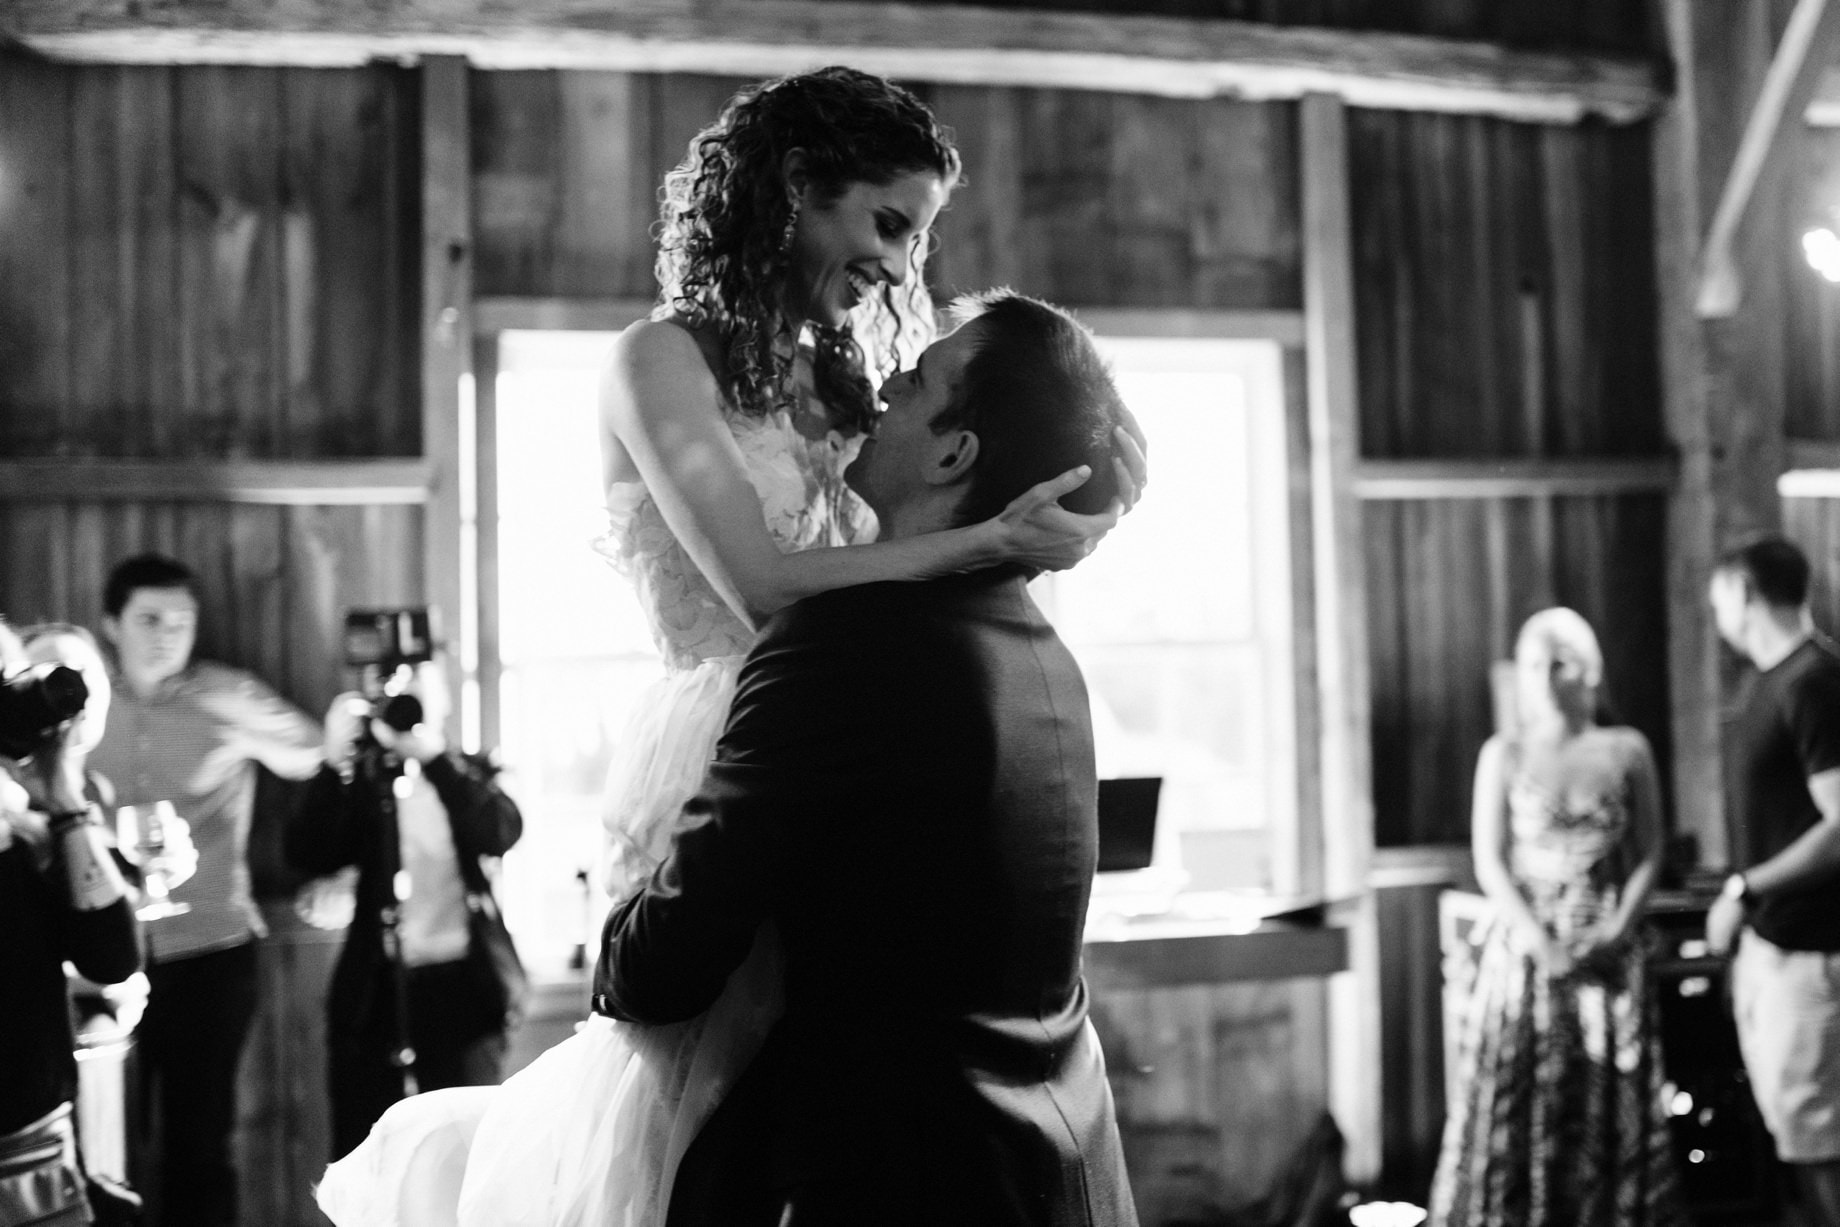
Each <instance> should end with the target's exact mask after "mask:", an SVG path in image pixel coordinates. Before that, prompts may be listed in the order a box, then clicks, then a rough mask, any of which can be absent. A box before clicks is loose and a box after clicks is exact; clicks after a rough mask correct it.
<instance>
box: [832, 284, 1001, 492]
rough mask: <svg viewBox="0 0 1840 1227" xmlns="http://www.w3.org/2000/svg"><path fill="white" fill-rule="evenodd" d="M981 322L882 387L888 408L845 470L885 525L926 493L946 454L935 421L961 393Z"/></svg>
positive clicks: (964, 329)
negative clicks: (932, 471) (934, 470)
mask: <svg viewBox="0 0 1840 1227" xmlns="http://www.w3.org/2000/svg"><path fill="white" fill-rule="evenodd" d="M977 328H978V321H977V320H972V321H971V322H970V323H968V324H966V325H965V326H964V327H962V328H960V329H959V330H958V331H957V332H954V333H952V334H951V335H950V336H947V337H944V338H941V339H940V340H937V341H935V342H933V343H932V344H931V345H929V346H927V348H926V352H925V353H923V354H921V355H920V360H919V361H918V362H916V363H915V364H914V366H913V369H911V370H906V371H902V372H901V373H900V374H898V375H893V376H891V377H890V378H889V379H888V381H887V382H886V383H884V384H883V385H882V390H881V393H880V396H881V400H882V403H883V404H884V405H885V406H887V408H886V409H884V410H883V412H882V414H881V416H880V417H878V418H877V419H876V423H875V430H874V433H873V434H872V435H871V436H870V437H869V438H867V439H865V440H863V445H862V450H860V451H859V452H857V453H856V459H855V460H852V461H851V462H850V467H849V468H847V469H845V470H844V474H843V475H844V480H845V481H847V482H848V483H849V485H850V489H852V490H854V491H856V493H858V494H859V495H861V496H862V498H863V501H864V502H866V503H868V504H869V507H870V509H871V510H873V511H874V512H875V514H876V516H877V517H878V518H880V519H881V520H882V522H883V523H884V525H886V524H887V522H888V520H889V518H890V513H891V512H893V511H895V510H897V509H898V508H900V507H901V506H902V505H904V504H905V503H906V502H907V501H908V500H910V499H912V498H914V497H916V496H917V495H919V494H921V493H923V492H924V491H925V490H926V489H927V488H928V483H927V481H926V475H927V472H928V471H929V469H930V468H932V467H933V466H935V465H937V464H938V463H939V461H940V455H939V453H940V452H942V451H944V450H948V449H947V448H946V447H945V446H943V445H942V439H941V436H939V435H937V434H935V433H934V432H933V428H932V426H933V419H935V418H937V417H938V416H939V415H940V414H941V413H943V412H944V411H945V410H946V409H947V408H948V407H949V406H950V405H951V403H952V398H953V397H954V396H955V395H956V394H957V392H958V385H959V380H960V377H961V376H963V374H964V372H965V363H967V362H969V361H970V360H971V355H972V354H973V353H974V352H976V347H977Z"/></svg>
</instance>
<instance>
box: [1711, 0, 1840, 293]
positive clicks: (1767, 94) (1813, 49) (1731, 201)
mask: <svg viewBox="0 0 1840 1227" xmlns="http://www.w3.org/2000/svg"><path fill="white" fill-rule="evenodd" d="M1836 49H1840V4H1835V3H1830V0H1796V5H1795V11H1794V12H1793V13H1791V14H1790V15H1789V24H1788V26H1787V27H1786V28H1785V29H1784V30H1783V34H1782V41H1781V42H1779V43H1778V44H1777V47H1776V54H1775V56H1774V57H1772V59H1771V61H1770V70H1769V72H1768V73H1766V74H1765V75H1764V79H1763V88H1762V90H1761V91H1760V92H1759V94H1758V96H1757V102H1756V105H1755V106H1753V107H1752V108H1751V113H1750V118H1749V120H1748V121H1746V123H1745V125H1744V136H1743V137H1742V139H1740V140H1739V142H1738V152H1737V155H1736V156H1735V157H1733V158H1732V163H1731V171H1730V172H1729V173H1728V174H1727V175H1726V177H1725V188H1724V190H1723V191H1722V192H1721V193H1720V194H1719V203H1718V208H1717V210H1716V211H1714V213H1713V215H1712V226H1711V228H1710V229H1709V230H1708V231H1707V234H1706V243H1705V246H1704V248H1703V249H1702V251H1701V255H1700V266H1699V291H1698V294H1697V296H1696V299H1695V303H1694V307H1695V310H1697V311H1698V312H1699V316H1700V318H1701V319H1724V318H1726V317H1728V316H1730V315H1731V313H1732V312H1734V311H1736V310H1737V309H1738V303H1739V301H1740V300H1741V299H1742V298H1743V296H1744V284H1743V281H1742V279H1741V278H1740V277H1739V275H1738V262H1737V258H1736V256H1735V255H1734V254H1733V251H1732V245H1733V240H1734V239H1735V238H1736V237H1737V233H1738V227H1739V226H1740V225H1741V224H1742V223H1743V221H1744V213H1745V210H1746V209H1747V208H1749V206H1750V202H1751V197H1752V195H1753V194H1755V192H1756V189H1757V183H1758V180H1760V179H1761V178H1762V177H1763V174H1764V171H1765V169H1766V168H1767V167H1768V165H1769V163H1770V162H1771V161H1772V160H1774V159H1776V158H1779V157H1781V149H1782V145H1783V139H1782V137H1781V133H1782V129H1783V126H1784V125H1783V118H1784V116H1791V117H1793V116H1797V115H1805V114H1806V113H1807V110H1808V103H1809V100H1810V99H1812V98H1813V97H1814V93H1815V87H1816V85H1817V84H1819V82H1820V80H1821V77H1822V75H1823V74H1824V73H1825V72H1826V70H1827V66H1828V65H1829V63H1831V62H1832V60H1833V58H1834V52H1835V50H1836ZM1791 134H1793V125H1791Z"/></svg>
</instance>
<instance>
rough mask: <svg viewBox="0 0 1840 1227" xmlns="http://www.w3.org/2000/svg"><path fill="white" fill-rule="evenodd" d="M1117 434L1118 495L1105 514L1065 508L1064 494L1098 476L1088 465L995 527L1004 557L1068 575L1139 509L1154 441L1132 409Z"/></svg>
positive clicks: (1035, 492)
mask: <svg viewBox="0 0 1840 1227" xmlns="http://www.w3.org/2000/svg"><path fill="white" fill-rule="evenodd" d="M1113 433H1114V446H1113V451H1112V467H1113V469H1114V471H1115V472H1116V474H1117V478H1118V494H1117V497H1116V498H1114V499H1113V500H1112V501H1111V504H1110V505H1109V506H1108V507H1106V509H1105V510H1104V511H1101V512H1097V513H1094V514H1091V515H1083V514H1081V513H1080V512H1077V511H1068V510H1067V509H1066V508H1065V507H1062V506H1061V505H1060V500H1061V498H1062V497H1063V496H1065V495H1066V494H1068V493H1069V492H1071V491H1073V490H1077V489H1079V488H1080V487H1081V486H1082V485H1084V484H1085V483H1086V481H1087V479H1089V478H1090V477H1091V476H1092V470H1091V469H1090V468H1089V467H1088V466H1086V465H1080V466H1079V467H1078V468H1073V469H1068V470H1067V471H1066V472H1065V473H1062V474H1061V475H1060V476H1059V477H1056V478H1053V479H1052V480H1050V481H1044V482H1042V483H1040V484H1039V485H1036V486H1033V487H1031V488H1030V489H1029V491H1028V492H1027V493H1026V494H1024V495H1022V496H1021V497H1020V498H1018V499H1016V500H1015V501H1014V502H1012V503H1010V505H1009V506H1008V507H1005V508H1004V509H1003V513H1002V514H1001V515H999V516H998V517H997V518H996V520H995V521H993V523H994V524H995V525H996V526H997V529H998V531H999V533H1000V544H999V547H998V552H999V554H1000V555H1001V556H1002V557H1003V558H1004V559H1006V560H1008V561H1013V562H1021V563H1025V564H1027V565H1029V566H1033V567H1037V568H1040V569H1041V570H1044V571H1065V570H1066V569H1067V568H1068V567H1071V566H1073V564H1075V563H1076V562H1079V561H1080V560H1081V559H1082V558H1085V557H1086V556H1087V555H1088V554H1091V553H1092V552H1093V550H1094V549H1096V548H1097V547H1098V544H1099V542H1100V541H1102V540H1104V539H1105V534H1106V533H1109V532H1111V531H1112V529H1114V528H1116V527H1117V526H1118V521H1119V520H1120V519H1121V518H1122V517H1123V516H1124V515H1125V514H1126V513H1128V512H1129V511H1130V510H1131V508H1133V507H1135V506H1136V505H1137V500H1138V499H1139V498H1141V497H1143V492H1144V487H1145V486H1146V485H1148V484H1149V481H1150V467H1149V459H1148V455H1147V448H1148V443H1147V442H1146V441H1145V439H1144V432H1143V428H1142V427H1140V426H1138V424H1137V419H1136V418H1135V417H1133V416H1132V415H1131V412H1130V410H1128V409H1127V410H1125V411H1124V422H1123V424H1122V425H1120V426H1119V427H1118V429H1117V430H1116V431H1114V432H1113Z"/></svg>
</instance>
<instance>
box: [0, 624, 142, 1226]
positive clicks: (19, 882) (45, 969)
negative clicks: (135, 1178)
mask: <svg viewBox="0 0 1840 1227" xmlns="http://www.w3.org/2000/svg"><path fill="white" fill-rule="evenodd" d="M26 663H27V661H26V653H25V649H24V647H23V645H22V644H21V643H20V642H19V639H18V637H17V636H15V635H14V633H13V631H12V630H11V629H10V628H9V627H7V626H6V624H5V623H3V622H0V677H7V676H9V675H13V674H15V673H16V672H18V671H19V670H21V669H22V668H24V667H25V665H26ZM107 705H108V695H107V693H106V692H105V693H102V694H100V695H91V696H90V700H89V704H88V709H87V710H88V711H89V712H94V713H100V711H101V710H102V709H104V708H106V707H107ZM83 722H84V721H83V718H82V717H79V718H78V719H77V720H73V721H70V722H69V723H67V724H66V725H65V726H64V727H63V728H61V729H59V730H58V731H57V732H56V733H55V734H54V735H53V736H52V737H50V738H49V739H46V740H45V741H43V742H42V743H39V744H35V745H33V746H31V747H29V750H28V752H24V753H19V752H18V751H19V747H15V746H11V745H9V746H7V750H8V751H9V753H6V754H0V933H4V934H5V940H4V941H0V986H3V987H0V991H3V992H4V994H5V1000H6V1005H5V1007H4V1008H0V1156H4V1164H3V1166H4V1167H5V1169H6V1172H7V1175H9V1176H14V1177H19V1176H23V1175H24V1174H25V1169H26V1168H27V1167H28V1166H32V1167H34V1168H37V1169H39V1170H38V1171H37V1177H38V1181H39V1182H38V1183H36V1184H35V1185H34V1186H33V1190H32V1191H33V1192H34V1194H35V1195H36V1196H38V1197H39V1198H41V1199H43V1200H38V1201H37V1202H36V1203H35V1204H32V1205H28V1204H26V1203H25V1199H24V1198H23V1197H14V1196H12V1195H11V1194H12V1193H15V1192H24V1190H23V1189H19V1188H17V1187H16V1186H15V1184H14V1182H13V1181H5V1182H0V1225H5V1224H14V1223H19V1224H24V1223H35V1222H44V1221H47V1220H45V1219H43V1218H41V1217H40V1215H42V1214H43V1213H45V1211H46V1210H47V1208H48V1205H49V1204H50V1202H51V1198H57V1199H61V1200H62V1202H63V1203H64V1205H65V1207H66V1213H67V1214H68V1215H69V1216H70V1217H68V1218H64V1217H62V1216H60V1217H58V1218H55V1219H52V1220H49V1221H54V1222H72V1223H76V1222H85V1223H86V1222H89V1221H90V1220H89V1209H88V1202H87V1198H86V1194H85V1191H84V1187H83V1175H82V1168H81V1164H80V1161H79V1159H78V1156H77V1149H76V1134H75V1100H76V1096H77V1060H76V1056H75V1055H74V1050H75V1047H76V1037H75V1035H73V1034H72V1031H71V1020H70V1000H69V997H68V995H67V989H66V983H65V977H64V963H65V961H66V960H69V961H70V962H71V963H72V964H74V965H75V966H76V968H77V970H78V971H79V972H81V973H82V974H83V975H85V976H88V977H89V978H90V979H92V980H95V981H97V982H99V983H103V984H113V983H116V982H118V981H121V980H125V979H127V978H128V977H129V976H131V975H133V974H134V972H135V971H136V970H137V969H138V968H139V966H140V943H139V939H138V935H137V932H136V929H135V923H134V911H133V903H132V898H131V896H130V894H129V890H128V887H127V884H126V883H125V882H124V881H123V880H122V877H121V874H120V873H119V872H118V870H117V868H116V866H115V863H114V861H113V860H112V858H111V857H110V855H109V853H108V851H107V849H106V847H105V845H104V840H103V837H102V832H101V830H100V829H99V828H98V827H97V826H96V825H95V823H94V822H93V821H92V818H93V817H94V814H93V808H92V806H91V805H90V803H89V801H88V799H87V798H86V797H85V795H84V792H85V789H84V771H83V766H84V764H83V758H84V752H85V750H86V749H87V748H88V747H87V745H86V744H84V741H83V738H84V732H83V730H82V728H81V727H80V726H81V725H82V724H83ZM13 753H17V757H14V756H12V754H13ZM34 1151H36V1152H38V1153H39V1154H40V1155H41V1156H42V1158H41V1159H40V1160H39V1162H38V1163H37V1164H32V1162H31V1160H30V1159H29V1158H28V1156H30V1155H31V1154H32V1153H33V1152H34ZM54 1190H55V1191H54Z"/></svg>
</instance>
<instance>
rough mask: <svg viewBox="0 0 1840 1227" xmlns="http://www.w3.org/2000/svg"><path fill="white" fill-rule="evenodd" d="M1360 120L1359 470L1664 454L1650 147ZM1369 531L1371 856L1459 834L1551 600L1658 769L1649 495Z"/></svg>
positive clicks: (1662, 734) (1587, 135) (1510, 128)
mask: <svg viewBox="0 0 1840 1227" xmlns="http://www.w3.org/2000/svg"><path fill="white" fill-rule="evenodd" d="M1352 125H1353V131H1352V133H1351V139H1350V141H1349V146H1350V149H1351V150H1352V157H1353V160H1354V163H1355V168H1354V172H1353V181H1354V183H1355V185H1356V189H1355V197H1354V201H1353V207H1354V212H1355V234H1356V240H1355V242H1356V250H1357V259H1358V261H1359V270H1358V276H1357V279H1356V282H1357V287H1358V288H1357V294H1358V295H1359V301H1358V309H1357V312H1356V319H1357V328H1358V330H1359V336H1360V363H1361V412H1362V451H1363V454H1364V455H1365V456H1368V457H1384V458H1389V459H1393V458H1397V459H1406V458H1411V459H1430V458H1452V457H1463V458H1481V457H1488V458H1495V457H1508V458H1542V457H1564V458H1575V457H1616V456H1656V455H1660V454H1662V453H1663V451H1664V447H1663V430H1662V421H1661V413H1660V397H1659V391H1658V383H1657V381H1658V359H1657V348H1656V344H1657V343H1656V336H1655V322H1654V310H1655V307H1654V303H1655V290H1654V270H1653V260H1652V255H1651V251H1652V247H1653V244H1652V241H1651V240H1650V238H1649V227H1650V224H1651V223H1650V221H1649V205H1648V200H1649V195H1648V191H1649V189H1648V183H1649V169H1648V168H1649V158H1648V152H1647V134H1646V132H1645V131H1644V130H1643V129H1642V128H1639V127H1637V128H1622V129H1619V128H1607V127H1600V126H1595V125H1586V126H1582V127H1578V128H1552V127H1534V126H1531V125H1525V124H1514V123H1507V122H1503V121H1496V120H1488V119H1478V118H1469V117H1458V116H1441V115H1416V114H1400V113H1397V112H1380V111H1364V112H1356V113H1355V115H1354V116H1353V117H1352ZM1367 513H1368V514H1367V535H1368V558H1369V564H1368V565H1369V610H1368V615H1369V626H1370V631H1371V635H1370V642H1371V645H1372V646H1371V652H1372V669H1373V675H1374V742H1375V755H1374V761H1375V781H1374V784H1375V793H1376V804H1377V806H1378V811H1377V814H1376V826H1377V830H1376V838H1377V842H1378V843H1379V844H1381V845H1383V846H1384V845H1389V844H1390V845H1403V844H1417V843H1439V842H1453V841H1460V840H1462V839H1464V838H1466V837H1467V831H1468V824H1469V818H1468V797H1469V785H1470V774H1471V771H1472V768H1473V766H1474V763H1475V756H1476V752H1477V751H1478V750H1479V749H1480V748H1481V745H1482V742H1483V741H1484V740H1485V739H1486V737H1487V736H1488V734H1489V732H1490V731H1491V729H1492V727H1493V725H1492V714H1491V711H1492V709H1491V707H1490V704H1489V691H1488V666H1489V663H1490V662H1491V661H1492V660H1496V659H1499V658H1501V657H1502V656H1504V655H1505V654H1507V653H1508V652H1509V651H1510V650H1511V648H1512V644H1513V635H1514V632H1515V630H1516V629H1517V628H1518V626H1519V624H1520V622H1521V621H1522V620H1524V619H1525V618H1526V617H1527V615H1529V614H1531V613H1532V612H1534V611H1535V610H1536V609H1538V608H1540V607H1541V606H1543V605H1547V604H1552V603H1555V602H1557V603H1569V604H1575V605H1576V606H1577V607H1578V608H1579V609H1580V612H1582V613H1584V614H1585V616H1586V617H1588V618H1590V619H1591V620H1592V623H1593V625H1594V626H1596V628H1597V630H1598V633H1599V635H1600V636H1601V637H1602V639H1603V640H1604V645H1605V654H1606V658H1607V659H1606V667H1607V671H1608V674H1609V680H1610V685H1611V690H1612V693H1613V696H1614V698H1615V700H1616V705H1617V707H1618V708H1619V709H1621V711H1622V712H1623V713H1624V715H1625V717H1626V718H1627V719H1629V720H1630V721H1631V722H1633V723H1635V724H1636V726H1637V727H1639V728H1641V729H1642V731H1643V732H1645V733H1647V734H1648V736H1649V738H1650V740H1651V741H1653V742H1654V743H1655V745H1656V749H1657V752H1658V753H1659V754H1660V755H1662V757H1663V761H1664V764H1665V761H1666V755H1667V753H1668V715H1667V712H1668V707H1667V690H1666V687H1667V670H1666V655H1665V643H1666V640H1665V634H1664V632H1665V590H1664V587H1663V582H1664V578H1665V577H1664V575H1663V572H1662V570H1661V558H1662V551H1663V547H1664V540H1663V532H1664V529H1665V517H1664V514H1663V508H1662V504H1661V500H1660V499H1659V498H1658V497H1656V496H1651V495H1630V496H1619V497H1611V496H1596V497H1582V496H1581V497H1568V498H1563V499H1552V498H1535V499H1511V500H1500V499H1498V500H1474V501H1455V500H1448V501H1439V502H1430V503H1427V502H1405V503H1369V505H1368V508H1367ZM1664 775H1665V766H1664Z"/></svg>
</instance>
